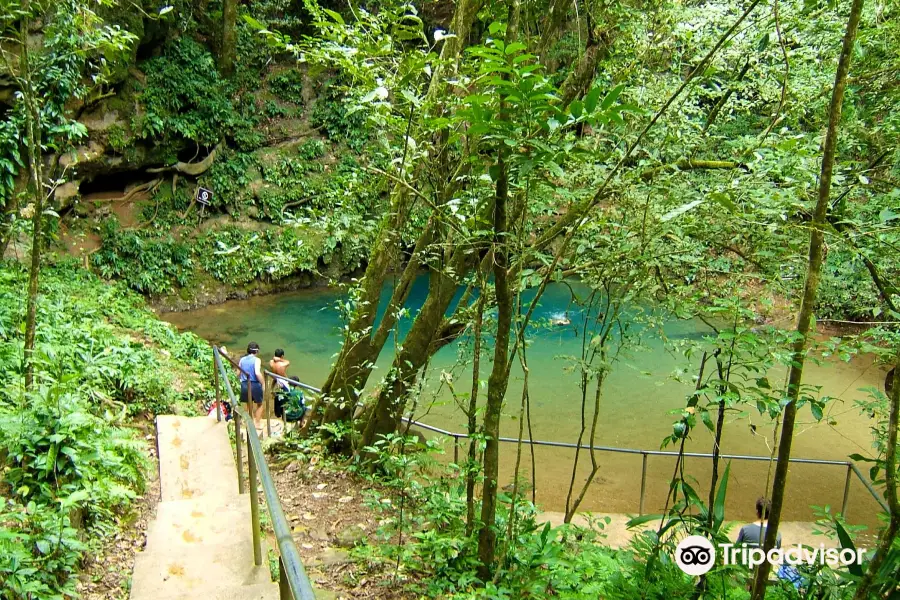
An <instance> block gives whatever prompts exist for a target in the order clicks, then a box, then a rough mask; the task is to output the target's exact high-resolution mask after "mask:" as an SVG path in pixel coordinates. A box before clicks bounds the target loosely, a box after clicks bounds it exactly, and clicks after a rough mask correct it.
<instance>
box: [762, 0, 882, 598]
mask: <svg viewBox="0 0 900 600" xmlns="http://www.w3.org/2000/svg"><path fill="white" fill-rule="evenodd" d="M863 2H864V0H853V5H852V7H851V8H850V17H849V19H848V21H847V31H846V33H845V34H844V42H843V47H842V48H841V56H840V59H839V60H838V68H837V74H836V75H835V79H834V92H833V93H832V96H831V107H830V110H829V117H828V131H827V132H826V134H825V149H824V152H823V155H822V171H821V175H820V177H819V194H818V199H817V201H816V210H815V213H814V214H813V219H812V223H811V225H812V232H811V234H810V240H809V268H808V269H807V272H806V285H805V287H804V290H803V299H802V302H801V304H800V314H799V316H798V318H797V333H798V334H799V335H798V338H797V341H796V342H794V347H793V357H792V360H791V369H790V374H789V375H788V389H787V396H788V403H787V405H786V406H785V407H784V414H783V415H782V425H781V427H782V429H781V441H780V443H779V445H778V463H777V465H776V467H775V479H774V481H773V483H772V506H771V510H770V511H769V525H768V526H767V527H766V540H765V545H764V551H765V552H767V553H768V552H769V550H771V549H772V548H774V547H775V543H776V541H777V539H778V526H779V524H780V523H781V509H782V506H783V504H784V491H785V487H786V486H787V478H788V461H789V459H790V457H791V443H792V442H793V440H794V421H795V419H796V416H797V399H798V397H799V395H800V382H801V380H802V378H803V363H804V360H805V358H806V342H807V336H808V335H809V329H810V324H811V323H812V318H813V309H814V308H815V304H816V295H817V292H818V289H819V275H820V272H821V269H822V259H823V243H824V238H825V225H826V219H827V216H828V206H829V197H830V192H831V178H832V172H833V170H834V155H835V150H836V148H837V136H838V125H839V124H840V122H841V108H842V106H843V103H844V89H845V88H846V86H847V73H848V72H849V70H850V62H851V60H852V58H853V45H854V42H855V40H856V31H857V29H858V28H859V19H860V15H861V14H862V8H863ZM771 570H772V565H770V564H769V563H768V562H763V564H762V565H760V566H759V568H758V569H757V571H756V579H755V580H754V582H753V595H752V600H763V598H764V597H765V595H766V586H767V584H768V579H769V573H770V571H771Z"/></svg>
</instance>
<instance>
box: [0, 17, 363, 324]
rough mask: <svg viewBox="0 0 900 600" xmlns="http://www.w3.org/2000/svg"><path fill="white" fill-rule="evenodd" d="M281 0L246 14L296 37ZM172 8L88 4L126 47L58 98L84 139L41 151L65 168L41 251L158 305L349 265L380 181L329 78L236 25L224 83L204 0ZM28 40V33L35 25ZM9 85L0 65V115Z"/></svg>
mask: <svg viewBox="0 0 900 600" xmlns="http://www.w3.org/2000/svg"><path fill="white" fill-rule="evenodd" d="M282 4H284V3H279V2H262V3H260V4H259V6H261V7H262V12H263V13H264V14H262V15H257V14H254V17H256V18H259V19H260V20H263V21H264V22H266V20H268V22H270V23H272V28H273V29H275V28H278V29H279V30H282V31H288V32H289V33H291V34H292V35H294V36H297V35H299V34H300V33H304V31H303V27H304V26H303V25H302V19H301V18H300V17H302V14H301V13H302V11H303V8H302V3H300V2H293V3H288V4H290V5H291V6H290V7H283V6H281V5H282ZM294 4H296V5H298V6H294ZM173 6H174V9H173V10H172V11H170V12H168V13H167V14H166V15H165V17H164V18H160V17H158V16H157V15H158V14H159V12H160V6H159V5H158V3H157V4H151V3H149V2H147V1H146V0H143V6H136V5H134V4H127V5H126V4H125V3H121V4H119V5H117V6H106V5H104V6H100V7H99V8H98V15H99V16H100V17H102V18H103V19H104V20H105V22H106V23H107V24H111V25H114V26H117V27H120V28H121V29H123V30H127V31H128V32H130V33H132V34H133V35H134V36H135V37H136V41H135V43H134V44H133V45H132V46H131V47H130V48H129V50H128V53H127V56H126V57H125V59H124V60H122V61H121V62H119V63H117V64H116V66H115V68H114V70H113V71H112V73H111V76H110V78H109V80H108V82H107V83H105V84H104V86H103V87H102V89H99V90H95V91H94V92H92V93H91V94H90V95H89V96H88V97H86V98H83V99H79V100H77V101H73V102H71V103H70V105H69V106H67V110H68V111H69V113H70V115H71V116H72V117H73V118H75V119H76V120H77V121H78V122H79V123H80V124H81V125H82V126H83V127H84V130H85V131H86V136H85V137H83V138H81V139H80V140H79V142H78V144H77V146H76V147H74V148H70V149H67V150H66V151H65V152H63V153H61V154H60V155H58V156H55V157H54V158H53V160H54V161H58V162H57V163H56V164H57V166H58V169H57V171H58V172H61V173H63V174H64V177H63V180H62V183H61V184H60V185H59V186H58V187H57V189H56V190H55V193H54V195H53V203H54V205H53V208H54V209H55V211H56V212H57V213H59V214H60V215H61V223H60V228H59V230H60V232H59V233H60V235H59V240H58V244H57V247H56V251H57V252H60V253H64V254H67V255H73V256H75V257H77V258H78V259H79V260H81V261H83V263H84V264H85V266H87V267H89V268H91V269H92V270H94V271H95V272H97V273H99V274H100V275H102V276H104V277H107V278H110V279H122V280H124V281H126V282H127V283H128V284H129V285H130V286H131V287H133V288H134V289H136V290H138V291H141V292H143V293H144V294H146V295H148V296H150V297H151V299H152V300H153V301H154V303H155V304H156V305H157V306H158V307H159V308H161V309H163V310H184V309H188V308H193V307H196V306H198V305H201V304H208V303H216V302H222V301H224V300H226V299H228V298H238V297H245V296H247V295H254V294H263V293H271V292H275V291H281V290H290V289H297V288H298V287H307V286H310V285H314V284H316V283H317V282H320V281H328V280H331V279H339V278H341V277H343V276H346V275H347V274H350V273H353V272H355V271H357V270H358V269H359V268H360V267H361V266H362V265H363V264H364V261H365V255H366V252H367V248H368V240H369V238H370V237H372V233H373V232H374V227H375V223H376V222H377V214H376V213H375V211H376V210H377V201H378V199H379V195H380V193H381V190H379V189H378V183H377V182H376V181H373V180H372V178H371V177H367V176H366V174H365V171H364V169H365V164H366V163H367V162H368V161H369V160H371V155H370V148H369V147H368V142H367V140H368V139H369V136H370V135H371V134H370V133H369V132H368V131H367V130H366V126H365V121H364V119H363V118H362V117H361V116H360V115H359V114H357V115H352V114H350V113H349V112H348V110H347V109H346V106H345V104H344V97H343V93H342V92H341V86H340V85H339V75H338V74H336V73H331V72H321V73H317V75H316V77H310V76H308V75H307V73H306V71H305V70H304V69H303V68H301V67H299V66H298V64H297V62H296V59H295V57H294V56H292V55H285V54H279V53H277V52H273V51H272V50H271V49H269V48H268V47H267V46H266V45H265V44H264V43H263V42H261V41H260V39H259V37H258V36H257V35H256V33H255V32H254V31H252V30H251V29H250V28H249V26H247V25H245V24H244V23H242V22H239V25H238V60H237V68H236V71H235V73H234V75H232V76H230V77H224V76H223V75H221V74H220V73H219V72H218V70H217V68H216V59H215V53H216V49H217V48H216V46H217V39H218V38H219V36H218V35H217V33H216V30H217V29H218V28H220V27H221V19H219V18H218V17H217V14H216V13H213V12H209V10H210V6H209V5H208V2H207V0H194V1H193V2H174V3H173ZM32 37H33V43H34V44H35V45H40V44H41V43H43V42H42V31H41V30H40V28H38V29H36V30H35V31H33V32H32ZM15 93H16V88H15V85H14V82H13V80H12V78H10V77H8V76H5V75H4V73H3V72H2V70H0V109H2V108H3V104H4V103H5V102H9V101H11V99H12V98H14V96H15ZM7 106H9V105H8V104H7ZM0 151H2V149H0ZM48 160H49V158H48ZM25 181H26V178H25V177H23V176H20V177H19V182H18V183H19V186H18V187H19V189H20V190H21V189H23V188H24V184H25ZM201 187H203V188H205V189H209V190H212V191H213V200H212V202H211V204H209V205H208V206H201V205H199V204H198V203H197V202H196V196H197V191H198V189H199V188H201ZM20 208H21V207H20ZM8 209H11V210H15V207H14V205H12V204H8ZM10 248H12V249H13V250H15V252H14V254H15V255H16V256H18V255H19V254H20V252H19V250H20V249H24V248H25V245H23V244H17V241H16V240H12V243H11V245H10ZM19 258H22V257H19Z"/></svg>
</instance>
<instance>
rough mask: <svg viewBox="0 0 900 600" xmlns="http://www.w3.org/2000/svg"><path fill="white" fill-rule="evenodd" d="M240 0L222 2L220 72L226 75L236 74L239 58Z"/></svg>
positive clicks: (223, 0)
mask: <svg viewBox="0 0 900 600" xmlns="http://www.w3.org/2000/svg"><path fill="white" fill-rule="evenodd" d="M237 12H238V0H222V46H221V47H220V48H219V70H220V71H222V74H224V75H231V74H232V73H233V72H234V61H235V57H236V56H237Z"/></svg>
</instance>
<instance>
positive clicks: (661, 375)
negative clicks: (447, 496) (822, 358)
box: [165, 277, 884, 525]
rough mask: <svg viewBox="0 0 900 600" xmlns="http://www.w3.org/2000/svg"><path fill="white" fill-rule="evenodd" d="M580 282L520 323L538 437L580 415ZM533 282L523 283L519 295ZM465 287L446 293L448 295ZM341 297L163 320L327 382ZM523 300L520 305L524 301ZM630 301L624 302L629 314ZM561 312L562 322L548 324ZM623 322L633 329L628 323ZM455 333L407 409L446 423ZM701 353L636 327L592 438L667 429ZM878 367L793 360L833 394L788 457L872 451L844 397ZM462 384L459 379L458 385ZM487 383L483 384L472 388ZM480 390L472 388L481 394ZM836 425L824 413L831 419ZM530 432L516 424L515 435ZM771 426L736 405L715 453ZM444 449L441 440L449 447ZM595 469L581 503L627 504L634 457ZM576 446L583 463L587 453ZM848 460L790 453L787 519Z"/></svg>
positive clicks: (552, 461)
mask: <svg viewBox="0 0 900 600" xmlns="http://www.w3.org/2000/svg"><path fill="white" fill-rule="evenodd" d="M391 291H392V290H391V288H390V287H387V288H386V289H385V290H384V292H383V294H382V300H381V304H380V313H383V311H384V307H385V306H386V304H387V300H388V298H389V296H390V293H391ZM427 291H428V281H427V278H426V277H422V278H419V279H418V280H417V281H416V282H415V284H414V285H413V289H412V292H411V293H410V298H409V302H408V308H409V313H410V315H415V314H416V312H417V310H418V309H419V307H421V306H422V303H423V302H424V300H425V297H426V295H427ZM573 291H574V292H575V293H576V294H582V295H584V294H586V293H587V290H586V288H585V286H582V285H580V284H578V283H569V284H568V285H564V284H551V285H550V286H548V288H547V291H546V293H545V294H544V297H543V298H542V301H541V304H540V306H539V307H538V308H537V310H536V311H535V314H534V322H535V323H536V325H534V326H533V327H532V328H531V330H530V332H529V339H530V340H531V343H530V344H529V346H528V350H527V353H528V363H529V391H530V397H531V406H532V424H533V433H534V437H535V439H542V440H553V441H563V442H574V441H575V440H576V439H577V437H578V434H579V430H580V427H581V412H582V411H581V393H580V390H579V387H578V377H577V376H576V375H575V373H574V371H573V369H572V365H573V363H572V357H576V356H579V355H580V351H581V344H582V339H581V334H580V331H581V327H580V326H581V325H582V324H583V322H584V318H585V314H584V311H583V309H582V308H581V307H580V306H578V305H577V304H575V303H573V302H572V293H573ZM529 294H531V295H529ZM461 295H462V290H460V291H459V292H458V294H457V300H458V299H459V297H460V296H461ZM523 296H524V298H523V302H524V303H527V302H529V301H530V298H532V297H533V292H529V293H526V294H523ZM340 300H341V295H340V292H339V291H337V290H331V289H314V290H306V291H302V292H291V293H285V294H278V295H273V296H264V297H259V298H252V299H249V300H240V301H231V302H228V303H226V304H224V305H219V306H211V307H207V308H203V309H200V310H196V311H191V312H186V313H174V314H167V315H165V318H166V319H168V320H169V321H171V322H172V323H174V324H175V325H176V326H178V327H180V328H182V329H188V330H191V331H194V332H195V333H197V334H198V335H200V336H202V337H204V338H206V339H209V340H211V341H214V342H216V343H219V344H224V345H226V346H227V347H228V348H229V349H231V350H232V351H240V350H241V349H242V348H245V347H246V345H247V343H248V342H250V341H255V342H257V343H259V344H260V346H261V349H262V355H263V357H264V359H265V360H266V361H267V360H268V358H270V357H271V353H272V352H273V351H274V349H275V348H283V349H284V350H285V352H286V354H287V357H288V358H289V359H290V360H291V362H292V364H291V367H290V372H291V373H292V374H294V375H295V376H298V377H300V379H301V380H303V381H305V382H307V383H310V384H312V385H321V383H322V382H323V381H324V380H325V378H326V376H327V374H328V370H329V367H330V365H331V363H332V360H333V357H334V354H335V353H336V352H337V351H338V350H339V348H340V339H341V338H340V327H341V325H342V320H341V316H340V312H339V311H338V310H337V309H336V308H335V306H336V304H337V303H338V302H339V301H340ZM526 305H527V304H526ZM635 312H637V311H634V310H633V311H631V313H630V315H631V316H633V315H634V313H635ZM563 319H566V320H568V324H559V325H551V323H553V322H554V320H555V321H556V322H560V321H562V320H563ZM410 323H411V317H406V318H404V319H403V320H402V321H401V322H400V323H399V325H398V329H399V330H400V332H401V337H402V335H405V333H406V331H408V329H409V327H410ZM632 326H633V328H634V329H635V330H639V329H640V328H641V327H644V325H642V324H641V323H633V324H632ZM663 331H664V333H665V337H666V338H667V339H668V340H669V341H670V342H671V341H676V342H678V341H686V340H689V341H702V340H703V338H704V337H705V336H707V335H708V332H709V328H708V327H707V326H706V325H704V324H702V323H699V322H694V321H673V322H668V323H665V325H664V327H663ZM396 342H397V340H395V339H391V340H390V341H388V343H387V345H386V346H385V350H384V352H382V356H381V357H380V358H379V360H378V363H377V368H376V370H375V372H374V373H373V376H372V378H371V380H370V384H369V386H368V387H369V388H370V389H373V388H374V387H375V386H377V384H378V382H379V381H380V379H381V378H382V377H383V376H384V373H385V372H386V370H387V368H388V367H389V365H390V359H391V357H392V355H393V349H394V347H395V343H396ZM458 354H459V344H451V345H448V346H446V347H444V348H443V349H442V350H441V351H440V352H439V353H438V354H437V356H435V358H434V359H433V361H432V364H431V367H432V369H431V371H430V373H429V375H428V376H427V378H426V384H425V386H424V393H423V394H422V397H421V398H420V400H419V404H418V406H419V410H417V417H421V416H422V415H425V417H424V419H423V420H424V421H425V422H427V423H430V424H432V425H435V426H439V427H443V428H446V429H449V430H451V431H459V432H462V431H464V430H465V418H464V417H463V416H462V415H461V413H460V411H459V410H458V408H457V407H456V404H455V402H454V401H453V399H452V398H451V397H450V394H449V392H448V390H447V388H446V386H442V385H441V384H440V374H441V373H442V372H445V373H450V374H452V376H453V377H454V378H455V379H457V380H458V385H457V389H458V390H460V389H468V385H469V384H468V382H471V367H467V368H459V367H457V356H458ZM698 361H699V356H697V357H695V358H694V359H693V361H692V362H689V361H687V360H685V359H684V358H683V357H681V356H677V355H675V354H673V353H672V352H670V351H669V350H667V349H666V344H665V343H664V342H663V341H662V340H661V339H659V337H658V336H657V335H652V336H651V335H646V336H643V339H642V340H641V343H640V344H639V345H638V346H636V347H635V348H633V349H631V350H629V351H628V352H627V353H625V355H624V356H623V357H622V358H621V359H620V360H619V362H617V363H616V364H615V365H614V367H613V369H612V371H611V373H610V375H609V377H608V379H607V381H606V384H605V386H604V393H603V397H602V399H601V410H600V419H599V427H598V432H597V438H596V440H595V443H596V444H598V445H605V446H615V447H625V448H637V449H650V450H652V449H658V448H659V446H660V443H661V440H662V439H663V438H664V437H666V436H667V435H669V433H670V432H671V426H672V423H673V421H674V420H675V419H676V416H675V415H673V414H671V412H672V411H673V410H676V409H680V408H682V407H683V406H684V402H685V397H686V396H687V394H689V393H690V391H691V387H690V385H689V384H687V383H682V382H679V381H676V380H675V379H674V378H673V377H672V374H673V372H675V371H676V369H684V370H686V371H687V372H689V373H693V372H694V371H695V370H696V367H697V363H698ZM489 369H490V363H489V360H484V361H482V372H481V374H480V378H481V379H482V380H485V381H486V379H487V376H488V374H489ZM784 376H785V373H784V370H783V369H776V370H773V372H772V373H770V374H769V380H770V381H772V382H773V384H774V382H776V381H779V382H780V381H783V380H784ZM522 380H523V375H522V371H521V369H520V368H518V366H517V367H516V368H515V369H514V370H513V372H512V375H511V379H510V386H509V391H508V394H507V406H506V408H505V411H504V416H503V422H502V433H503V435H505V436H509V437H515V436H517V435H518V420H517V419H516V418H515V417H516V416H517V412H518V406H519V401H520V397H521V393H522ZM883 380H884V373H883V371H882V370H881V369H880V368H879V367H877V366H875V365H874V364H873V362H872V358H871V357H865V356H864V357H857V358H855V359H854V360H852V361H851V362H849V363H842V362H834V363H829V364H825V365H816V364H809V365H808V367H807V368H806V370H805V371H804V382H806V383H812V384H815V385H818V386H820V387H821V394H822V395H829V396H832V397H836V398H840V399H841V400H839V401H835V402H832V403H831V404H829V408H828V413H827V417H828V418H826V419H825V420H823V422H816V421H815V420H814V419H813V418H812V415H811V414H810V413H809V410H808V408H806V407H803V408H802V409H801V411H800V415H799V418H798V424H797V433H796V436H795V441H794V450H793V454H794V456H797V457H804V458H819V459H833V460H846V459H847V456H848V455H849V454H851V453H854V452H859V453H862V454H866V453H869V452H870V448H871V441H870V431H869V427H870V422H869V421H868V419H867V418H866V417H865V416H862V415H860V414H859V411H858V410H857V409H856V408H855V406H854V401H855V400H860V399H864V398H865V397H866V393H865V392H862V391H860V390H861V389H862V388H865V387H867V386H873V387H877V386H880V385H881V383H882V382H883ZM463 382H466V383H465V384H463ZM483 393H484V388H482V394H483ZM482 399H483V396H482ZM829 422H830V423H835V424H834V425H829V424H828V423H829ZM526 435H527V434H526ZM774 437H775V424H774V423H773V422H771V421H769V420H768V419H766V418H762V417H760V416H759V415H758V414H757V412H756V410H755V409H752V410H751V409H748V410H747V411H746V412H745V413H744V414H741V415H738V414H737V413H734V414H732V415H729V417H728V419H727V420H726V430H725V436H724V438H723V448H722V450H723V452H725V453H730V454H752V455H762V456H769V455H770V454H771V452H772V448H773V446H774V443H773V440H774ZM503 448H504V452H503V470H502V474H501V475H502V477H503V478H504V481H503V482H502V483H503V484H506V483H508V482H509V481H512V465H513V463H514V459H515V452H514V445H505V446H504V447H503ZM711 449H712V436H711V435H710V434H709V432H708V431H707V430H706V429H705V428H703V427H700V428H698V429H697V430H695V431H694V432H693V434H692V437H691V439H690V441H689V442H688V444H687V450H688V451H693V452H710V451H711ZM447 451H448V455H449V457H450V458H451V459H452V453H453V448H452V444H449V445H448V446H447ZM598 457H599V460H600V462H601V464H602V469H601V472H600V473H599V476H598V477H597V479H596V481H595V482H594V484H592V488H591V491H590V492H589V494H588V497H587V500H586V502H585V504H584V505H583V506H584V509H585V510H598V511H604V512H636V511H637V504H638V495H639V490H640V473H641V459H640V456H639V455H638V456H633V455H612V454H600V455H598ZM572 458H573V451H572V450H564V449H553V448H539V449H537V450H536V459H537V465H536V466H537V471H538V481H537V486H536V488H537V496H538V502H539V503H540V504H541V505H543V506H544V507H546V508H547V509H548V510H561V509H562V508H563V506H564V503H565V493H566V490H567V488H568V484H569V480H570V478H571V477H572V472H571V469H572ZM585 458H587V457H586V456H583V457H582V465H584V464H585V463H589V462H590V461H589V460H584V459H585ZM530 460H531V457H530V456H529V453H528V452H525V454H524V455H523V459H522V462H523V469H524V472H525V473H530V471H531V466H530ZM708 462H709V461H708V460H701V459H689V460H688V461H687V468H688V471H689V472H690V473H691V474H692V475H693V476H695V477H696V478H697V480H698V482H699V483H698V485H700V488H701V489H702V488H703V487H704V486H703V485H702V483H703V482H705V481H708V478H709V465H708ZM672 466H673V461H672V459H670V458H666V457H653V458H651V459H649V461H648V473H647V501H646V507H647V511H654V510H657V509H659V508H661V507H662V505H663V504H664V501H665V493H666V490H667V489H668V488H667V482H668V480H669V477H671V471H672ZM769 467H770V465H769V463H766V462H762V463H738V462H735V463H734V464H733V465H732V480H731V482H730V484H729V514H730V515H732V516H733V517H734V518H749V517H751V516H752V513H753V504H754V502H755V500H756V498H757V497H758V496H760V495H762V493H763V491H764V489H765V485H766V482H767V481H768V480H769V477H770V471H769ZM845 475H846V468H845V467H840V466H835V467H817V466H811V465H796V466H793V467H792V468H791V480H790V483H789V489H788V494H789V496H788V498H789V500H790V502H789V505H788V506H787V507H786V510H787V515H786V518H787V519H789V520H810V519H812V518H813V513H812V510H811V509H810V508H809V507H810V505H819V506H822V505H825V504H829V505H831V506H832V507H835V510H839V507H840V504H841V494H842V492H843V487H844V477H845ZM586 476H587V471H586V470H579V471H578V472H577V473H576V476H575V478H576V482H580V481H583V480H584V477H586ZM849 512H850V514H851V519H850V520H851V521H853V522H860V521H862V522H864V523H867V524H869V525H874V524H875V523H876V520H875V518H874V515H875V513H876V512H877V511H876V505H875V504H874V501H872V500H871V498H868V497H867V494H866V492H865V491H864V490H863V489H862V486H861V485H860V484H857V483H854V484H853V485H852V488H851V502H850V511H849Z"/></svg>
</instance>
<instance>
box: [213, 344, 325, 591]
mask: <svg viewBox="0 0 900 600" xmlns="http://www.w3.org/2000/svg"><path fill="white" fill-rule="evenodd" d="M223 357H224V358H225V359H227V360H228V361H229V362H230V363H231V364H232V365H233V366H234V367H235V368H236V369H238V370H242V369H241V368H240V367H239V366H238V365H237V364H236V363H235V362H234V361H233V360H231V358H230V357H229V356H228V355H227V354H225V353H223V352H222V351H221V350H220V349H219V348H216V347H215V346H213V372H214V380H215V387H216V416H217V418H218V420H219V421H221V420H222V395H221V387H222V386H221V385H220V380H222V381H223V382H224V387H225V392H226V394H227V395H228V399H229V401H230V403H231V407H232V411H233V414H234V433H235V435H234V439H235V449H236V452H237V471H238V472H237V475H238V492H239V493H241V494H244V493H246V489H245V487H244V478H243V473H242V472H241V467H242V463H243V460H242V454H243V448H242V446H243V443H242V442H243V439H242V438H243V436H242V435H241V421H242V420H246V421H247V423H248V426H247V440H246V441H247V450H248V451H247V463H248V467H249V469H248V470H249V484H250V485H249V488H250V519H251V526H252V527H253V562H254V564H256V565H257V566H259V565H261V564H262V541H261V534H260V528H259V493H258V491H257V477H258V478H259V481H260V482H261V483H262V489H263V494H265V497H266V506H267V507H268V508H269V516H270V517H271V518H272V529H273V530H274V531H275V540H276V541H277V543H278V552H279V553H280V554H281V556H280V558H279V559H278V571H279V582H278V586H279V590H280V593H281V600H289V599H293V600H315V597H316V596H315V593H314V592H313V589H312V584H310V582H309V577H307V575H306V571H305V570H304V569H303V563H302V561H301V560H300V553H299V552H298V551H297V546H296V545H295V544H294V538H293V536H292V535H291V527H290V525H289V524H288V520H287V518H286V517H285V516H284V509H283V508H282V507H281V500H279V498H278V490H276V489H275V482H274V480H273V479H272V474H271V473H270V472H269V466H268V465H267V464H266V457H265V455H264V454H263V449H262V445H261V444H260V441H259V436H258V435H257V434H256V428H255V427H252V426H250V423H252V422H253V421H252V418H251V416H250V415H249V414H247V412H246V411H245V410H244V409H243V408H241V406H240V402H239V401H238V399H237V398H235V395H234V391H233V390H232V389H231V382H230V381H229V379H228V372H227V371H226V370H225V366H224V364H223V363H222V358H223ZM248 388H249V386H248ZM267 404H268V403H267ZM267 408H268V406H267ZM267 417H268V415H267ZM270 434H271V426H270Z"/></svg>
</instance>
